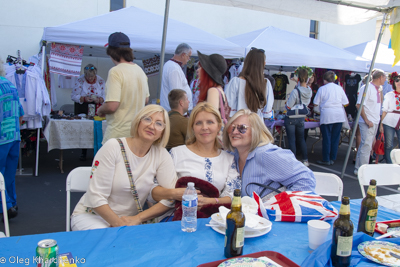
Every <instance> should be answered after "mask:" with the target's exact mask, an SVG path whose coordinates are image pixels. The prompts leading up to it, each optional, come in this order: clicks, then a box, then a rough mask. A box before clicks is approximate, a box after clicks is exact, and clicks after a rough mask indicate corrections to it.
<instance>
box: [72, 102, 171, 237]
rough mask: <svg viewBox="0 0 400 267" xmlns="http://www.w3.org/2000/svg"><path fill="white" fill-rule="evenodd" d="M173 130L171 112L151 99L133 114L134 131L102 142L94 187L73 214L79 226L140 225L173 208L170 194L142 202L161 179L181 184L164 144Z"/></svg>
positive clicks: (74, 223)
mask: <svg viewBox="0 0 400 267" xmlns="http://www.w3.org/2000/svg"><path fill="white" fill-rule="evenodd" d="M169 132H170V131H169V119H168V113H167V112H166V111H165V110H164V109H163V108H162V107H161V106H159V105H148V106H146V107H144V108H143V109H141V110H140V111H139V112H138V113H137V114H136V116H135V118H134V119H133V121H132V123H131V134H130V135H131V136H132V137H126V138H120V139H114V138H112V139H110V140H108V141H107V142H106V143H105V144H104V145H103V146H102V147H101V149H100V150H99V151H98V152H97V154H96V156H95V158H94V160H93V166H92V172H91V175H90V181H89V188H88V190H87V192H86V193H85V194H84V195H83V196H82V198H81V200H80V201H79V203H78V204H77V205H76V207H75V210H74V212H73V214H72V217H71V229H72V230H73V231H79V230H89V229H98V228H107V227H118V226H124V225H138V224H141V223H143V222H145V221H147V220H149V219H152V218H155V217H157V216H160V215H162V214H163V213H165V212H166V211H168V210H169V209H170V207H171V205H172V204H173V201H168V200H161V201H160V202H159V203H157V204H155V205H153V206H152V207H150V208H149V209H146V210H144V211H142V209H143V208H141V207H143V205H144V203H145V201H146V200H147V197H148V195H149V193H150V190H151V188H152V187H153V185H154V182H155V179H156V181H157V183H158V184H159V185H161V186H163V187H165V188H173V187H174V186H175V183H176V180H177V177H176V172H175V168H174V166H173V163H172V159H171V157H170V155H169V154H168V152H167V150H166V149H165V148H164V147H165V145H166V144H167V143H168V138H169ZM128 170H129V171H130V173H131V177H129V175H128ZM132 184H133V185H134V188H133V189H135V190H134V191H136V192H137V193H133V192H132V190H133V189H132Z"/></svg>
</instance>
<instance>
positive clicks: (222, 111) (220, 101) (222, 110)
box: [217, 88, 226, 120]
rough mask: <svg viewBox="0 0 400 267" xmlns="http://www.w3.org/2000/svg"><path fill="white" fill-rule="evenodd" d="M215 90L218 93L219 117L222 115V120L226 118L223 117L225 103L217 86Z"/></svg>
mask: <svg viewBox="0 0 400 267" xmlns="http://www.w3.org/2000/svg"><path fill="white" fill-rule="evenodd" d="M217 90H218V93H219V109H220V111H221V117H222V119H223V120H226V117H225V105H224V101H223V99H222V93H221V91H220V90H219V89H218V88H217Z"/></svg>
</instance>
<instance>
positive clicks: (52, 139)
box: [43, 119, 107, 173]
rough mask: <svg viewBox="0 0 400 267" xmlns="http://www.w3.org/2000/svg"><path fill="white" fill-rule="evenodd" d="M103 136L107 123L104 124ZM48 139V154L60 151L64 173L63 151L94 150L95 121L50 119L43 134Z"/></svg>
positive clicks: (61, 169)
mask: <svg viewBox="0 0 400 267" xmlns="http://www.w3.org/2000/svg"><path fill="white" fill-rule="evenodd" d="M102 125H103V127H102V130H103V134H104V132H105V130H106V128H107V122H106V121H103V122H102ZM43 134H44V136H45V137H46V139H47V144H48V147H47V152H49V151H50V150H53V149H60V162H59V166H60V171H61V173H64V171H63V149H77V148H82V149H83V148H93V145H94V137H93V121H92V120H53V119H50V121H49V123H48V124H47V126H46V128H45V129H44V132H43Z"/></svg>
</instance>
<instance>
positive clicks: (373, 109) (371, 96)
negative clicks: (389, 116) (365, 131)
mask: <svg viewBox="0 0 400 267" xmlns="http://www.w3.org/2000/svg"><path fill="white" fill-rule="evenodd" d="M364 89H365V85H363V86H362V87H361V88H360V89H358V93H357V94H358V98H357V104H361V99H362V96H363V94H364ZM363 109H364V112H365V115H366V116H367V118H368V120H370V121H371V122H372V123H373V124H378V123H379V121H380V119H381V118H380V117H381V116H380V114H381V103H378V94H377V92H376V88H375V85H374V84H373V83H370V84H369V86H368V91H367V94H366V96H365V100H364V106H363ZM360 122H365V121H364V119H363V118H362V116H360Z"/></svg>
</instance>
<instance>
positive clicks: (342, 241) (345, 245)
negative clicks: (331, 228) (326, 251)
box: [336, 236, 353, 257]
mask: <svg viewBox="0 0 400 267" xmlns="http://www.w3.org/2000/svg"><path fill="white" fill-rule="evenodd" d="M352 247H353V236H339V237H338V242H337V250H336V255H338V256H342V257H346V256H350V255H351V249H352Z"/></svg>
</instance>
